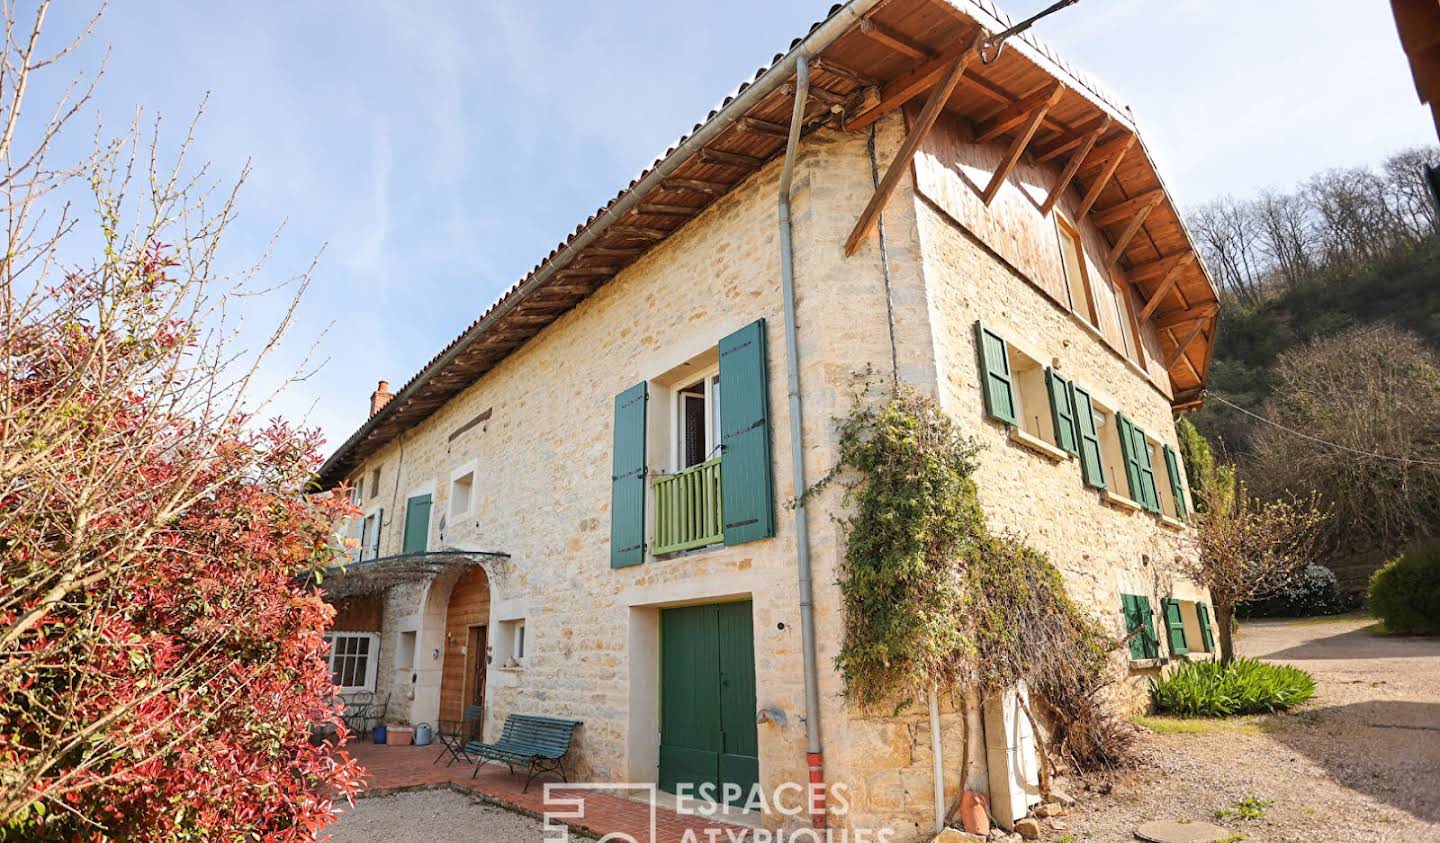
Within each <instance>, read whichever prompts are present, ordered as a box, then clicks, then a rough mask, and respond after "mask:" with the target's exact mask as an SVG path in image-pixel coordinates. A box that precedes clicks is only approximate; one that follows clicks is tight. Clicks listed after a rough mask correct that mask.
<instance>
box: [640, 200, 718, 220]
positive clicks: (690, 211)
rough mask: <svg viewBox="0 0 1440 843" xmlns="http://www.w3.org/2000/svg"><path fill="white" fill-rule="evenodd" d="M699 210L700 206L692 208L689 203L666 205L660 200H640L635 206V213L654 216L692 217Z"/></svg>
mask: <svg viewBox="0 0 1440 843" xmlns="http://www.w3.org/2000/svg"><path fill="white" fill-rule="evenodd" d="M701 210H702V209H701V208H692V207H690V206H689V205H666V204H663V203H661V202H641V203H640V204H639V205H636V206H635V212H636V213H637V214H646V215H648V216H656V217H693V216H695V215H696V214H698V213H700V211H701Z"/></svg>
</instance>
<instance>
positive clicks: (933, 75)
mask: <svg viewBox="0 0 1440 843" xmlns="http://www.w3.org/2000/svg"><path fill="white" fill-rule="evenodd" d="M973 44H974V38H973V35H972V36H971V37H969V38H962V39H960V40H958V41H957V42H956V43H955V44H954V45H953V46H951V47H949V48H948V49H946V50H945V52H943V53H941V54H940V55H939V56H938V57H936V58H934V59H931V60H930V61H927V62H925V63H924V64H921V65H919V66H918V67H916V68H914V69H913V70H910V71H908V72H906V73H903V74H901V75H900V76H898V77H896V79H895V80H894V81H893V82H891V83H890V84H888V85H886V86H885V87H884V88H881V89H880V96H879V98H878V99H876V100H875V101H874V102H872V103H867V104H866V105H865V106H864V107H863V108H862V109H861V110H860V111H857V112H856V113H855V114H853V115H850V116H849V117H848V118H846V120H845V130H846V131H847V132H858V131H860V130H861V129H865V128H868V127H869V126H870V124H871V123H874V122H875V121H876V120H879V119H880V118H881V117H884V116H885V115H886V114H889V113H890V112H892V111H894V110H895V109H897V108H899V107H900V106H902V105H904V104H905V103H907V102H909V101H910V100H912V99H914V98H915V97H917V96H919V95H921V94H923V93H925V92H926V91H928V90H929V89H930V88H932V87H934V86H935V83H937V82H939V81H940V80H941V79H942V78H943V77H944V76H945V72H946V71H947V70H949V69H950V66H951V65H952V64H954V63H955V60H956V59H958V58H959V57H960V55H961V54H962V53H964V52H965V51H966V50H972V49H974V46H973Z"/></svg>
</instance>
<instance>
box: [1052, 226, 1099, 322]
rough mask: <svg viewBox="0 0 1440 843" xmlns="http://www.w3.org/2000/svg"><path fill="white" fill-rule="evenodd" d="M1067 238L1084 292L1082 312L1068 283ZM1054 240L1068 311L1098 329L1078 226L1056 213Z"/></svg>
mask: <svg viewBox="0 0 1440 843" xmlns="http://www.w3.org/2000/svg"><path fill="white" fill-rule="evenodd" d="M1067 239H1068V240H1069V241H1070V242H1071V243H1073V244H1074V245H1075V266H1076V267H1077V268H1078V269H1079V272H1080V287H1081V289H1082V290H1084V292H1085V308H1086V309H1085V311H1084V312H1081V311H1080V310H1077V309H1076V307H1075V294H1074V291H1073V290H1072V289H1071V284H1070V265H1069V264H1070V262H1069V256H1068V255H1067V253H1066V248H1065V241H1066V240H1067ZM1055 241H1056V247H1057V248H1058V249H1059V250H1060V274H1061V277H1062V279H1063V280H1064V281H1065V299H1066V301H1067V302H1068V303H1069V307H1070V312H1071V313H1073V314H1075V316H1077V317H1078V318H1079V319H1080V321H1082V322H1084V323H1085V324H1086V325H1089V326H1090V327H1091V328H1093V329H1095V330H1097V331H1098V330H1100V308H1099V306H1098V305H1097V304H1096V302H1095V288H1094V284H1093V283H1092V282H1091V280H1090V269H1089V267H1087V266H1086V265H1085V241H1084V239H1082V237H1081V235H1080V229H1079V227H1078V226H1076V225H1072V224H1071V223H1070V221H1069V220H1067V219H1065V218H1064V217H1062V216H1060V215H1059V214H1056V215H1055Z"/></svg>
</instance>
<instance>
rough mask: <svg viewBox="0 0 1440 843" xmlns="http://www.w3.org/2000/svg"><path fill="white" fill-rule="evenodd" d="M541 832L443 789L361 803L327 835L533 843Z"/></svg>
mask: <svg viewBox="0 0 1440 843" xmlns="http://www.w3.org/2000/svg"><path fill="white" fill-rule="evenodd" d="M541 828H542V827H541V823H540V821H539V820H537V819H535V818H533V817H527V816H523V815H521V814H516V813H513V812H511V811H506V810H505V809H503V808H496V807H494V806H493V805H486V804H485V803H483V802H480V801H477V800H475V799H471V798H470V797H468V796H465V795H463V794H459V793H456V792H455V791H453V790H448V789H442V790H416V791H410V792H408V793H397V794H394V795H392V796H373V797H367V798H362V799H357V800H355V807H354V808H349V807H347V808H346V809H345V810H344V813H342V814H341V815H340V819H339V820H338V821H336V822H335V823H333V824H332V825H330V826H329V827H328V828H327V829H326V832H329V833H330V834H331V835H332V836H331V838H330V839H331V841H333V843H382V841H383V843H529V841H532V840H533V841H540V840H543V839H545V838H544V835H543V832H542V830H541ZM321 836H322V837H323V836H324V834H323V833H322V835H321Z"/></svg>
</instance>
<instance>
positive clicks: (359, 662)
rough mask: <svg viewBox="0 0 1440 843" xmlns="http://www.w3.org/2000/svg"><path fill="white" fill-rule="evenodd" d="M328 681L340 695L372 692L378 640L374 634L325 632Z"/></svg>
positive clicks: (377, 655)
mask: <svg viewBox="0 0 1440 843" xmlns="http://www.w3.org/2000/svg"><path fill="white" fill-rule="evenodd" d="M325 641H326V643H328V644H329V645H330V650H329V653H328V655H327V660H328V663H329V666H330V677H331V678H332V679H333V680H334V682H335V684H336V685H339V686H340V693H342V694H348V693H351V692H354V691H373V690H375V668H376V667H377V666H378V664H379V662H380V636H379V635H377V634H376V633H373V632H328V633H326V634H325Z"/></svg>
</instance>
